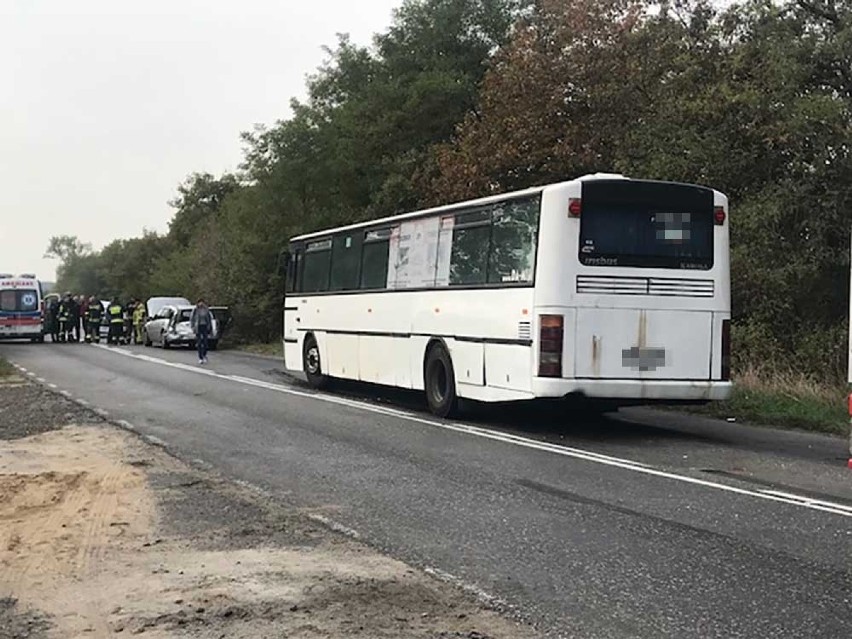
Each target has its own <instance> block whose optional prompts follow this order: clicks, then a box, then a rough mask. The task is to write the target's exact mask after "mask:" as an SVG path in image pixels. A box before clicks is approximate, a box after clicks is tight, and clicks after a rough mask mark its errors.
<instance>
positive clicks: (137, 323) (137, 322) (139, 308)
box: [133, 300, 145, 344]
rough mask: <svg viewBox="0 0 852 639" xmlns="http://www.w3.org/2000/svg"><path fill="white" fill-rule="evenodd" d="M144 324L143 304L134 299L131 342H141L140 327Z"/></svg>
mask: <svg viewBox="0 0 852 639" xmlns="http://www.w3.org/2000/svg"><path fill="white" fill-rule="evenodd" d="M144 326H145V305H144V304H143V303H142V302H140V301H138V300H137V301H136V307H135V308H134V309H133V343H134V344H141V343H142V328H143V327H144Z"/></svg>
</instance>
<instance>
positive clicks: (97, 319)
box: [86, 295, 103, 344]
mask: <svg viewBox="0 0 852 639" xmlns="http://www.w3.org/2000/svg"><path fill="white" fill-rule="evenodd" d="M102 313H103V307H102V306H101V303H100V301H99V300H97V299H95V296H94V295H92V297H90V298H89V304H88V308H87V309H86V322H87V324H88V327H89V328H88V332H87V333H86V341H87V342H90V343H91V342H94V343H95V344H98V343H99V342H100V341H101V314H102Z"/></svg>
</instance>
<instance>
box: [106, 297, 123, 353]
mask: <svg viewBox="0 0 852 639" xmlns="http://www.w3.org/2000/svg"><path fill="white" fill-rule="evenodd" d="M107 316H108V317H109V337H108V338H107V344H119V343H121V340H122V335H123V333H124V309H123V308H122V306H121V302H119V301H118V295H116V296H115V297H113V298H112V304H110V305H109V308H108V309H107Z"/></svg>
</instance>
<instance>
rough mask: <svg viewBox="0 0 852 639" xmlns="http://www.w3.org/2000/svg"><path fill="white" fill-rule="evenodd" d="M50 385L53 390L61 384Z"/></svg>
mask: <svg viewBox="0 0 852 639" xmlns="http://www.w3.org/2000/svg"><path fill="white" fill-rule="evenodd" d="M48 386H50V387H51V388H52V389H53V390H56V389H57V388H59V386H57V385H56V384H48Z"/></svg>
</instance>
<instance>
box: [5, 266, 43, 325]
mask: <svg viewBox="0 0 852 639" xmlns="http://www.w3.org/2000/svg"><path fill="white" fill-rule="evenodd" d="M43 310H44V309H43V308H42V287H41V282H40V281H39V280H38V279H36V276H35V275H32V274H29V273H28V274H24V275H21V276H18V277H15V276H14V275H12V274H9V273H0V339H29V340H31V341H33V342H43V341H44V312H43Z"/></svg>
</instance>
